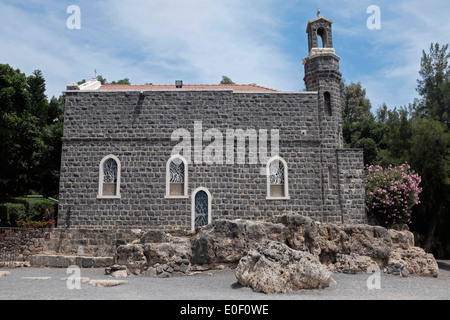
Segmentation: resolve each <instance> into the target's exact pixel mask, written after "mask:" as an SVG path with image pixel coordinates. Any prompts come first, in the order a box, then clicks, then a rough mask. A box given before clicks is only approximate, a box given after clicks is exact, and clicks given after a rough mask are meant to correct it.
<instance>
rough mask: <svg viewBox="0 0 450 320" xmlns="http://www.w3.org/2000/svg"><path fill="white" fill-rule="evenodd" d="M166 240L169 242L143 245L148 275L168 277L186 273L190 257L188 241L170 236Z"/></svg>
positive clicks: (189, 242) (187, 239) (189, 243)
mask: <svg viewBox="0 0 450 320" xmlns="http://www.w3.org/2000/svg"><path fill="white" fill-rule="evenodd" d="M166 240H168V241H170V242H163V243H146V244H145V245H144V254H145V256H146V257H147V261H148V265H149V267H150V268H149V272H150V274H153V275H155V276H157V277H170V276H174V275H182V274H186V273H188V272H189V269H190V262H189V260H190V257H191V241H190V239H189V238H184V237H172V236H170V237H168V238H166Z"/></svg>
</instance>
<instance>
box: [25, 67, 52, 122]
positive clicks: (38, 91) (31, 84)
mask: <svg viewBox="0 0 450 320" xmlns="http://www.w3.org/2000/svg"><path fill="white" fill-rule="evenodd" d="M27 84H28V92H29V93H30V99H31V101H30V112H31V113H32V114H33V115H34V116H35V117H37V118H38V119H39V120H40V121H41V123H44V122H46V120H47V110H48V100H47V96H46V95H45V79H44V77H43V75H42V72H41V71H40V70H35V71H34V72H33V74H32V75H31V76H28V77H27Z"/></svg>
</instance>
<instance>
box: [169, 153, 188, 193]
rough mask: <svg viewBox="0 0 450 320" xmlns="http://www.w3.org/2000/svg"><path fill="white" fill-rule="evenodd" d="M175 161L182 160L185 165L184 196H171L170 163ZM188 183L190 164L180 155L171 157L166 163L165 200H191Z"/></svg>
mask: <svg viewBox="0 0 450 320" xmlns="http://www.w3.org/2000/svg"><path fill="white" fill-rule="evenodd" d="M175 159H180V160H181V161H183V164H184V192H183V195H182V196H173V195H170V163H171V162H172V161H173V160H175ZM188 181H189V180H188V162H187V160H186V159H185V158H184V157H183V156H181V155H179V154H175V155H173V156H171V157H170V158H169V160H167V163H166V194H165V195H164V198H167V199H187V198H189V195H188Z"/></svg>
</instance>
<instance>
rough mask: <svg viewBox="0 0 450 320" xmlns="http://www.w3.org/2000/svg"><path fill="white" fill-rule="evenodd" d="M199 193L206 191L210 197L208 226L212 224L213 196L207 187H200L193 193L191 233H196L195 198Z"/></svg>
mask: <svg viewBox="0 0 450 320" xmlns="http://www.w3.org/2000/svg"><path fill="white" fill-rule="evenodd" d="M199 191H205V192H206V194H207V195H208V224H211V222H212V195H211V193H210V192H209V190H208V189H207V188H205V187H199V188H197V189H195V190H194V192H192V196H191V231H195V196H196V195H197V193H198V192H199Z"/></svg>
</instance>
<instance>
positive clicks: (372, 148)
mask: <svg viewBox="0 0 450 320" xmlns="http://www.w3.org/2000/svg"><path fill="white" fill-rule="evenodd" d="M341 100H342V107H343V108H342V119H343V121H344V124H343V127H342V131H343V137H344V144H345V146H346V147H348V148H361V149H363V151H364V163H365V164H374V163H376V161H377V159H378V153H379V145H380V143H381V140H382V137H383V130H384V126H383V124H382V123H377V122H376V121H375V117H374V116H373V115H372V113H371V112H370V109H371V107H372V106H371V103H370V100H369V99H367V98H366V90H365V89H363V88H362V86H361V83H359V82H358V83H356V84H355V83H351V84H349V85H348V86H347V85H345V82H344V81H342V82H341Z"/></svg>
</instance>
